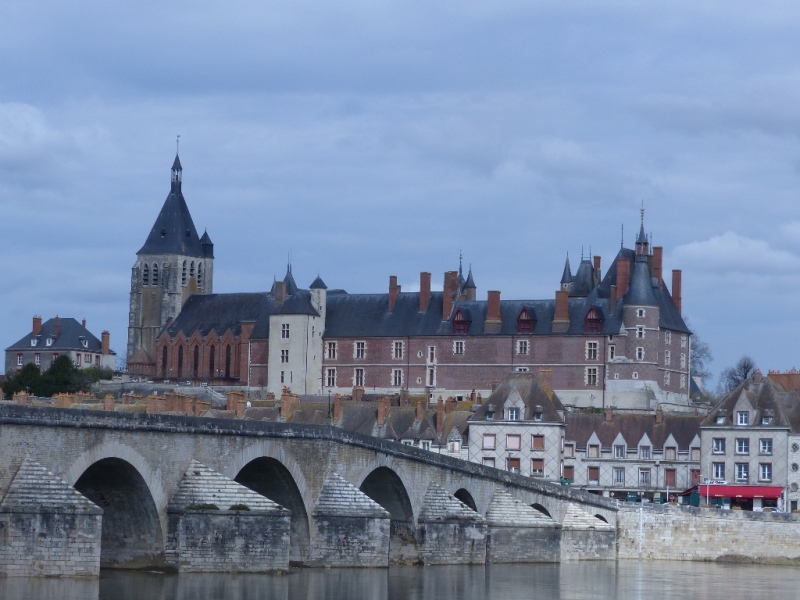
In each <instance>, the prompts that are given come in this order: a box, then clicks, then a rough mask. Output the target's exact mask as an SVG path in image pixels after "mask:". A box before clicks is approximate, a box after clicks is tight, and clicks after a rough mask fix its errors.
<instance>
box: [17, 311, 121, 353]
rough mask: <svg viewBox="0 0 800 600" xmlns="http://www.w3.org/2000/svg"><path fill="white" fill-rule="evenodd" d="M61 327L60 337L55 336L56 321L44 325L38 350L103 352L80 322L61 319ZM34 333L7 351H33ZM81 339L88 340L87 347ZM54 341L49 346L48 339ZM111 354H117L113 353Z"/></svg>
mask: <svg viewBox="0 0 800 600" xmlns="http://www.w3.org/2000/svg"><path fill="white" fill-rule="evenodd" d="M59 320H60V327H59V333H58V337H56V335H55V329H56V320H55V319H48V320H47V321H45V322H44V323H42V331H41V332H40V333H39V335H38V336H36V337H37V338H38V340H39V341H38V342H37V344H36V346H35V348H36V350H39V349H40V348H41V349H43V350H52V351H58V350H80V351H81V352H102V350H103V345H102V343H101V342H100V340H98V339H97V338H96V337H95V336H94V335H93V334H92V332H91V331H89V330H88V329H86V327H84V326H83V325H81V324H80V323H79V322H78V321H76V320H75V319H73V318H71V317H63V318H60V319H59ZM33 337H34V335H33V331H31V332H30V333H28V334H27V335H25V336H23V337H22V338H21V339H20V340H18V341H17V342H15V343H13V344H11V345H10V346H9V347H8V348H6V350H7V351H8V350H31V349H33V348H34V346H31V340H32V339H33ZM81 337H83V338H85V339H86V340H87V345H86V347H84V346H83V345H82V344H81ZM48 338H50V339H52V340H53V343H52V345H50V346H48V345H47V341H46V340H47V339H48ZM111 354H115V353H114V352H113V351H112V352H111Z"/></svg>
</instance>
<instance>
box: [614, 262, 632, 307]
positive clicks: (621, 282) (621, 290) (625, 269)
mask: <svg viewBox="0 0 800 600" xmlns="http://www.w3.org/2000/svg"><path fill="white" fill-rule="evenodd" d="M630 273H631V263H630V262H629V261H628V259H627V258H620V259H619V260H617V298H624V297H625V294H627V293H628V278H629V277H630Z"/></svg>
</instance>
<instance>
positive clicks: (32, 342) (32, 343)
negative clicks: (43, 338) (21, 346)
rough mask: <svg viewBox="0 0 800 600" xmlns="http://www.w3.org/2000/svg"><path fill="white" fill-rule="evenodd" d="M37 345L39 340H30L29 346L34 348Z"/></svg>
mask: <svg viewBox="0 0 800 600" xmlns="http://www.w3.org/2000/svg"><path fill="white" fill-rule="evenodd" d="M38 343H39V340H37V339H36V338H32V339H31V346H35V345H36V344H38Z"/></svg>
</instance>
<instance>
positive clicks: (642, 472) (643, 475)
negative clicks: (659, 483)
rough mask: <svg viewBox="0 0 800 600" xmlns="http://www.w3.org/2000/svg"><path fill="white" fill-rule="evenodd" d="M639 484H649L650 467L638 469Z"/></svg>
mask: <svg viewBox="0 0 800 600" xmlns="http://www.w3.org/2000/svg"><path fill="white" fill-rule="evenodd" d="M639 485H650V469H639Z"/></svg>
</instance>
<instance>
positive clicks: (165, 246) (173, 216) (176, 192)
mask: <svg viewBox="0 0 800 600" xmlns="http://www.w3.org/2000/svg"><path fill="white" fill-rule="evenodd" d="M182 176H183V169H182V168H181V161H180V159H179V158H178V155H177V154H176V155H175V162H174V163H173V164H172V187H171V189H170V191H169V196H167V199H166V200H165V201H164V206H162V207H161V212H160V213H158V217H157V218H156V222H155V223H154V224H153V228H152V229H151V230H150V235H148V236H147V241H146V242H145V243H144V246H142V247H141V249H140V250H139V251H138V252H137V253H136V254H182V255H184V256H199V257H200V256H207V254H206V253H205V252H204V248H203V244H202V243H201V241H200V238H199V237H198V235H197V230H196V229H195V227H194V222H193V221H192V215H191V214H189V207H188V206H186V200H185V199H184V198H183V193H182V192H181V179H182ZM208 241H209V242H211V238H208ZM213 247H214V245H213V244H211V246H210V249H211V256H210V258H213ZM207 248H208V246H207Z"/></svg>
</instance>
